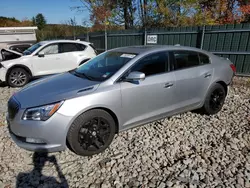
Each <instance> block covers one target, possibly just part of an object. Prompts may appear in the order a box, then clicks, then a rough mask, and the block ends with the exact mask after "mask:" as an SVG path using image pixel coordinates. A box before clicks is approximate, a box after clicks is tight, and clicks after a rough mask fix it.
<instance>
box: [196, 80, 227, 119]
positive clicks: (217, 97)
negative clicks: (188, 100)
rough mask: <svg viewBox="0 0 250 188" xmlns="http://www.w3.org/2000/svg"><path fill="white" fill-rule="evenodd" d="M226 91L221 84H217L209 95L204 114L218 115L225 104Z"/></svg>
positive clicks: (203, 108) (203, 109)
mask: <svg viewBox="0 0 250 188" xmlns="http://www.w3.org/2000/svg"><path fill="white" fill-rule="evenodd" d="M225 98H226V91H225V89H224V87H223V86H222V85H221V84H218V83H216V84H215V85H214V86H213V87H212V88H211V89H210V90H209V92H208V93H207V96H206V99H205V103H204V105H203V107H202V108H201V110H202V112H204V113H205V114H208V115H213V114H216V113H218V112H219V111H220V110H221V109H222V107H223V104H224V102H225Z"/></svg>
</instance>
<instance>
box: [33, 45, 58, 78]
mask: <svg viewBox="0 0 250 188" xmlns="http://www.w3.org/2000/svg"><path fill="white" fill-rule="evenodd" d="M41 52H43V53H44V55H42V56H41V55H39V53H41ZM62 57H63V55H62V54H60V51H59V44H58V43H53V44H49V45H47V46H45V47H44V48H43V49H41V50H40V51H39V52H38V53H37V54H36V55H35V56H33V58H31V61H32V62H31V64H32V66H33V70H34V76H41V75H49V74H56V73H61V72H62V68H61V63H62V62H61V61H63V59H62Z"/></svg>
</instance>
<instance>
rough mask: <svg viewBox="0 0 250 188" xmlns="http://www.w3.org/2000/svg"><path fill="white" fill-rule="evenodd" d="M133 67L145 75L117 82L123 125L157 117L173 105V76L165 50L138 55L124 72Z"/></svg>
mask: <svg viewBox="0 0 250 188" xmlns="http://www.w3.org/2000/svg"><path fill="white" fill-rule="evenodd" d="M133 71H139V72H143V73H145V75H146V78H145V80H143V81H140V82H138V83H131V82H126V81H121V83H120V84H121V95H122V118H123V125H124V126H127V128H128V127H130V126H132V125H133V124H135V123H136V124H137V123H144V122H145V121H146V122H147V121H148V120H152V119H155V118H156V119H157V118H158V117H160V116H162V115H166V113H168V112H169V111H171V110H172V109H173V108H174V107H173V105H174V101H173V100H172V99H173V98H174V95H175V92H174V91H175V77H174V73H173V72H169V66H168V53H167V52H158V53H154V54H151V55H148V56H146V57H144V58H142V59H141V60H139V61H138V62H137V63H135V65H134V66H132V68H131V69H130V70H129V71H128V73H129V72H133ZM128 73H127V74H128Z"/></svg>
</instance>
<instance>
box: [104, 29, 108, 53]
mask: <svg viewBox="0 0 250 188" xmlns="http://www.w3.org/2000/svg"><path fill="white" fill-rule="evenodd" d="M104 37H105V51H107V50H108V33H107V30H106V29H105V36H104Z"/></svg>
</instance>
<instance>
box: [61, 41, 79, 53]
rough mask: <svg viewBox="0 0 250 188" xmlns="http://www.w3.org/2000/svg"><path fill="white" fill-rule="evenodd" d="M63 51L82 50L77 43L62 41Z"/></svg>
mask: <svg viewBox="0 0 250 188" xmlns="http://www.w3.org/2000/svg"><path fill="white" fill-rule="evenodd" d="M60 45H61V53H65V52H75V51H81V50H80V49H79V47H78V46H77V44H76V43H61V44H60Z"/></svg>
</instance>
